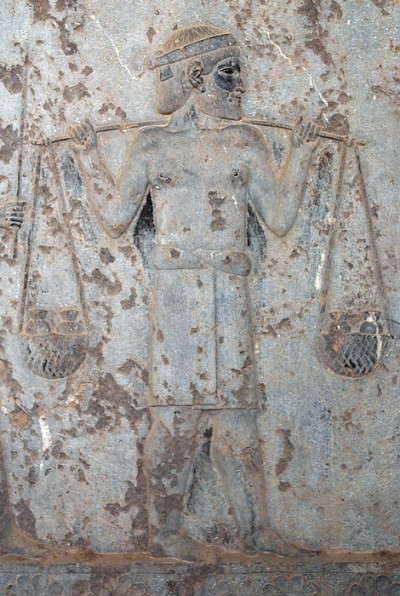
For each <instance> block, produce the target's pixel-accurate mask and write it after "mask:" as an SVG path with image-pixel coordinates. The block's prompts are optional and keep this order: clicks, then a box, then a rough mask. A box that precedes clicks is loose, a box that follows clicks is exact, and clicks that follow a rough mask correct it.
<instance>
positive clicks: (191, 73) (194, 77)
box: [187, 60, 206, 93]
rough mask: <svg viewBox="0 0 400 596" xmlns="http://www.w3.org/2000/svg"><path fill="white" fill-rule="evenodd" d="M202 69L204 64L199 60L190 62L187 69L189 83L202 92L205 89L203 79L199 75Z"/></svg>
mask: <svg viewBox="0 0 400 596" xmlns="http://www.w3.org/2000/svg"><path fill="white" fill-rule="evenodd" d="M203 70H204V66H203V63H202V61H201V60H195V61H194V62H192V63H191V64H190V65H189V67H188V69H187V78H188V81H189V83H190V84H191V86H192V87H194V88H195V89H198V90H199V91H201V92H202V93H204V91H205V90H206V88H205V85H204V79H203V77H202V76H201V75H202V73H203Z"/></svg>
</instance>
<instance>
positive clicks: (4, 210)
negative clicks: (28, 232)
mask: <svg viewBox="0 0 400 596" xmlns="http://www.w3.org/2000/svg"><path fill="white" fill-rule="evenodd" d="M25 207H26V204H25V203H23V202H22V201H21V202H18V203H17V202H16V201H10V202H9V203H5V204H4V205H2V206H0V228H5V229H6V230H12V229H13V228H20V227H21V225H22V222H23V219H24V214H25Z"/></svg>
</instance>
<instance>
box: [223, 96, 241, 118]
mask: <svg viewBox="0 0 400 596" xmlns="http://www.w3.org/2000/svg"><path fill="white" fill-rule="evenodd" d="M225 112H226V115H225V118H230V119H232V120H240V119H241V117H242V109H241V99H240V98H239V97H230V98H229V99H228V101H227V102H226V104H225Z"/></svg>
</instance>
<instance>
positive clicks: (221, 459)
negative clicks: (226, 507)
mask: <svg viewBox="0 0 400 596" xmlns="http://www.w3.org/2000/svg"><path fill="white" fill-rule="evenodd" d="M214 415H215V421H214V424H213V436H212V441H211V452H210V455H211V461H212V464H213V466H214V467H215V469H216V470H217V471H218V473H219V475H220V477H221V480H222V482H223V485H224V489H225V495H226V497H227V499H228V501H229V504H230V505H231V507H232V510H233V512H234V515H235V519H236V524H237V528H238V532H239V536H240V539H241V542H242V548H243V550H244V551H245V552H247V553H249V554H251V553H253V554H254V553H256V552H260V551H265V552H272V553H277V554H282V555H287V556H290V555H295V554H298V553H299V549H298V548H295V547H293V546H291V545H289V544H287V543H285V542H284V540H283V539H282V537H281V536H280V535H279V534H278V533H277V532H275V531H274V530H273V529H272V528H271V527H270V524H269V522H268V519H267V500H266V487H265V479H264V471H263V461H262V454H261V449H260V442H259V437H258V428H257V412H256V411H255V410H239V409H236V410H226V411H220V412H215V413H214Z"/></svg>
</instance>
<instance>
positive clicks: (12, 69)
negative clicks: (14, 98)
mask: <svg viewBox="0 0 400 596" xmlns="http://www.w3.org/2000/svg"><path fill="white" fill-rule="evenodd" d="M22 71H23V67H22V66H21V65H20V64H15V65H14V66H6V65H5V64H0V81H1V82H2V83H3V85H4V87H5V88H6V89H7V91H8V92H9V93H12V94H14V93H21V91H22V86H23V83H22Z"/></svg>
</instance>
